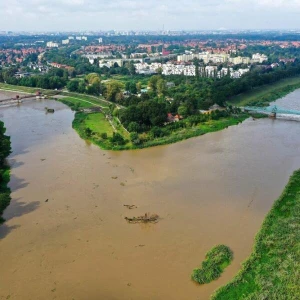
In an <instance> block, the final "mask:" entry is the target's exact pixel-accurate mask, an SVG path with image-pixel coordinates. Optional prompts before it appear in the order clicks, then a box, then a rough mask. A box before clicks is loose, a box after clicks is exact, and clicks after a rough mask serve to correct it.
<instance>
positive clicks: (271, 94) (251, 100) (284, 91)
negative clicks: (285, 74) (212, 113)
mask: <svg viewBox="0 0 300 300" xmlns="http://www.w3.org/2000/svg"><path fill="white" fill-rule="evenodd" d="M299 88H300V77H299V76H297V77H291V78H286V79H282V80H280V81H278V82H275V83H273V84H268V85H264V86H261V87H259V88H255V89H253V90H252V91H250V92H248V93H244V94H240V95H238V96H235V97H233V98H232V99H229V101H228V104H231V105H236V106H268V105H269V104H270V102H272V101H275V100H277V99H279V98H282V97H284V96H286V95H288V94H289V93H291V92H293V91H295V90H297V89H299Z"/></svg>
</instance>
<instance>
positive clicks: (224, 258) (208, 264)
mask: <svg viewBox="0 0 300 300" xmlns="http://www.w3.org/2000/svg"><path fill="white" fill-rule="evenodd" d="M232 258H233V255H232V251H231V250H230V248H229V247H227V246H225V245H218V246H215V247H213V248H212V249H211V250H210V251H209V252H207V254H206V256H205V261H203V262H202V268H200V269H195V270H194V271H193V273H192V279H193V280H194V281H196V282H198V283H200V284H204V283H209V282H211V281H213V280H216V279H217V278H219V277H220V276H221V274H222V272H223V270H224V269H225V268H226V267H227V266H228V265H229V264H230V262H231V261H232Z"/></svg>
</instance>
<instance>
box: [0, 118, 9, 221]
mask: <svg viewBox="0 0 300 300" xmlns="http://www.w3.org/2000/svg"><path fill="white" fill-rule="evenodd" d="M10 150H11V148H10V138H9V137H8V136H6V135H5V127H4V124H3V122H1V121H0V224H1V223H3V222H4V219H3V218H2V214H3V212H4V210H5V208H6V207H7V206H8V205H9V203H10V189H9V187H8V186H7V184H8V182H9V178H10V177H9V175H10V169H9V167H8V166H6V165H5V159H6V157H7V156H8V155H9V154H10Z"/></svg>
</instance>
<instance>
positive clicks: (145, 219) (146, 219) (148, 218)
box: [125, 213, 159, 224]
mask: <svg viewBox="0 0 300 300" xmlns="http://www.w3.org/2000/svg"><path fill="white" fill-rule="evenodd" d="M158 219H159V216H158V215H156V214H152V215H150V214H148V213H145V215H144V216H140V217H132V218H128V217H125V220H126V221H127V222H129V223H133V224H135V223H157V222H158Z"/></svg>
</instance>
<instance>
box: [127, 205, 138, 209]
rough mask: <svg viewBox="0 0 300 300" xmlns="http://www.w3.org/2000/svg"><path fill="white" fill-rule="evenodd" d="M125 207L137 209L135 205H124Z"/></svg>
mask: <svg viewBox="0 0 300 300" xmlns="http://www.w3.org/2000/svg"><path fill="white" fill-rule="evenodd" d="M124 206H125V207H127V208H128V209H134V208H137V206H135V205H129V204H124Z"/></svg>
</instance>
